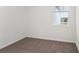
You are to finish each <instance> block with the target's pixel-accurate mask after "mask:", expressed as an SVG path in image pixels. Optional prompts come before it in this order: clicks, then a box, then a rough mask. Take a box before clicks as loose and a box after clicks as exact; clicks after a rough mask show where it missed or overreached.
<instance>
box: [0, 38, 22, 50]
mask: <svg viewBox="0 0 79 59" xmlns="http://www.w3.org/2000/svg"><path fill="white" fill-rule="evenodd" d="M19 40H22V39H17V40H12V41H9V42H7V43H6V44H4V45H2V46H0V49H3V48H5V47H7V46H9V45H11V44H14V43H16V42H17V41H19Z"/></svg>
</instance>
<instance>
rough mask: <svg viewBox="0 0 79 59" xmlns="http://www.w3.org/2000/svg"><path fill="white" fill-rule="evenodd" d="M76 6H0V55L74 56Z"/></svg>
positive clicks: (78, 27) (78, 34)
mask: <svg viewBox="0 0 79 59" xmlns="http://www.w3.org/2000/svg"><path fill="white" fill-rule="evenodd" d="M78 22H79V7H78V6H0V53H78V52H79V23H78Z"/></svg>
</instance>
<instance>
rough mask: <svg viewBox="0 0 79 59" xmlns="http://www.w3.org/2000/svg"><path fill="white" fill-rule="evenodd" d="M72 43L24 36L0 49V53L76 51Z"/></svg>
mask: <svg viewBox="0 0 79 59" xmlns="http://www.w3.org/2000/svg"><path fill="white" fill-rule="evenodd" d="M77 52H78V51H77V48H76V45H75V44H74V43H66V42H58V41H52V40H41V39H36V38H29V37H27V38H24V39H23V40H20V41H18V42H16V43H14V44H12V45H10V46H8V47H5V48H3V49H1V50H0V53H77Z"/></svg>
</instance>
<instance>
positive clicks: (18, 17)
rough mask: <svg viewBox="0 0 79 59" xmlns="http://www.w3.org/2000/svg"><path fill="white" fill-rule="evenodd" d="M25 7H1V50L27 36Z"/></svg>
mask: <svg viewBox="0 0 79 59" xmlns="http://www.w3.org/2000/svg"><path fill="white" fill-rule="evenodd" d="M26 22H27V21H26V19H25V9H24V7H1V6H0V48H2V47H5V46H7V45H9V44H11V43H13V42H15V41H18V40H20V39H22V38H24V37H26V36H27V32H26V31H27V28H26Z"/></svg>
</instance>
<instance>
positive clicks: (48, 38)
mask: <svg viewBox="0 0 79 59" xmlns="http://www.w3.org/2000/svg"><path fill="white" fill-rule="evenodd" d="M28 37H30V38H38V39H45V40H54V41H61V42H69V43H75V41H70V40H65V39H59V38H50V37H34V36H28Z"/></svg>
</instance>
